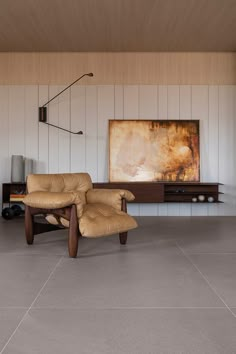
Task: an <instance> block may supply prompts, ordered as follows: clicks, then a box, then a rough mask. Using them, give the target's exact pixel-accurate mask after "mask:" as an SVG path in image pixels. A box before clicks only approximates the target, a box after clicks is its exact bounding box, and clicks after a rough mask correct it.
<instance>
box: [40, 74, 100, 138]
mask: <svg viewBox="0 0 236 354" xmlns="http://www.w3.org/2000/svg"><path fill="white" fill-rule="evenodd" d="M84 76H93V73H89V74H84V75H82V76H80V77H79V78H78V79H77V80H75V81H74V82H72V84H70V85H69V86H67V87H66V88H64V90H62V91H60V92H59V93H58V94H57V95H56V96H54V97H53V98H51V99H50V100H49V101H48V102H46V103H44V105H43V106H41V107H39V122H41V123H44V124H47V125H50V126H52V127H55V128H57V129H61V130H64V131H65V132H68V133H71V134H83V132H82V131H81V130H80V131H79V132H71V131H70V130H67V129H64V128H61V127H58V126H57V125H54V124H51V123H47V107H46V106H47V105H48V104H49V103H50V102H51V101H52V100H54V99H55V98H56V97H58V96H59V95H60V94H62V93H63V92H64V91H66V90H67V89H68V88H70V87H71V86H72V85H74V84H75V83H76V82H77V81H79V80H80V79H82V77H84Z"/></svg>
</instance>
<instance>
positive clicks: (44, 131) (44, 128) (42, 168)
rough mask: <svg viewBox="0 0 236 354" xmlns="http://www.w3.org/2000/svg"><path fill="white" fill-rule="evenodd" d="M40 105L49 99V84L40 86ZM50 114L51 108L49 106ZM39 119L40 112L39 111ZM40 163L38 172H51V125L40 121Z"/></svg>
mask: <svg viewBox="0 0 236 354" xmlns="http://www.w3.org/2000/svg"><path fill="white" fill-rule="evenodd" d="M38 95H39V97H38V102H39V106H42V105H44V103H46V102H47V101H48V99H49V98H48V95H49V88H48V86H47V85H40V86H39V88H38ZM47 111H48V114H49V109H48V108H47ZM37 120H38V113H37ZM38 132H39V136H38V163H37V166H36V173H48V172H49V126H48V125H46V124H43V123H38Z"/></svg>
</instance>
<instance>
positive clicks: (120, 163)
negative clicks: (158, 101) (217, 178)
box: [109, 120, 200, 182]
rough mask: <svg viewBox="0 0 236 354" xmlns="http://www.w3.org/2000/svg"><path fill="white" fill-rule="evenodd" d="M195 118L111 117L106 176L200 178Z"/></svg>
mask: <svg viewBox="0 0 236 354" xmlns="http://www.w3.org/2000/svg"><path fill="white" fill-rule="evenodd" d="M199 165H200V152H199V121H198V120H110V121H109V179H110V182H126V181H130V182H132V181H134V182H135V181H136V182H137V181H169V182H178V181H189V182H190V181H191V182H193V181H196V182H197V181H199V180H200V168H199Z"/></svg>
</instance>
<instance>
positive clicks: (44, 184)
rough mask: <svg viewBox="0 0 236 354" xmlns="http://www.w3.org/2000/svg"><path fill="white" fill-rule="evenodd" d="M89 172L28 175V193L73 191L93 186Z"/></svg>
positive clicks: (85, 190)
mask: <svg viewBox="0 0 236 354" xmlns="http://www.w3.org/2000/svg"><path fill="white" fill-rule="evenodd" d="M92 186H93V185H92V180H91V177H90V175H89V174H88V173H86V172H81V173H59V174H32V175H29V176H28V177H27V189H28V193H31V192H39V191H41V192H73V191H82V192H87V190H89V189H91V188H92Z"/></svg>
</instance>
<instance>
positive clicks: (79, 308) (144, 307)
mask: <svg viewBox="0 0 236 354" xmlns="http://www.w3.org/2000/svg"><path fill="white" fill-rule="evenodd" d="M217 309H219V310H227V309H226V307H225V306H212V307H210V306H206V307H204V306H200V307H197V306H182V307H181V306H130V307H125V306H116V307H115V306H113V307H43V306H42V307H41V306H40V307H34V308H33V310H68V311H71V310H78V311H88V310H91V311H104V310H108V311H111V310H217Z"/></svg>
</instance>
